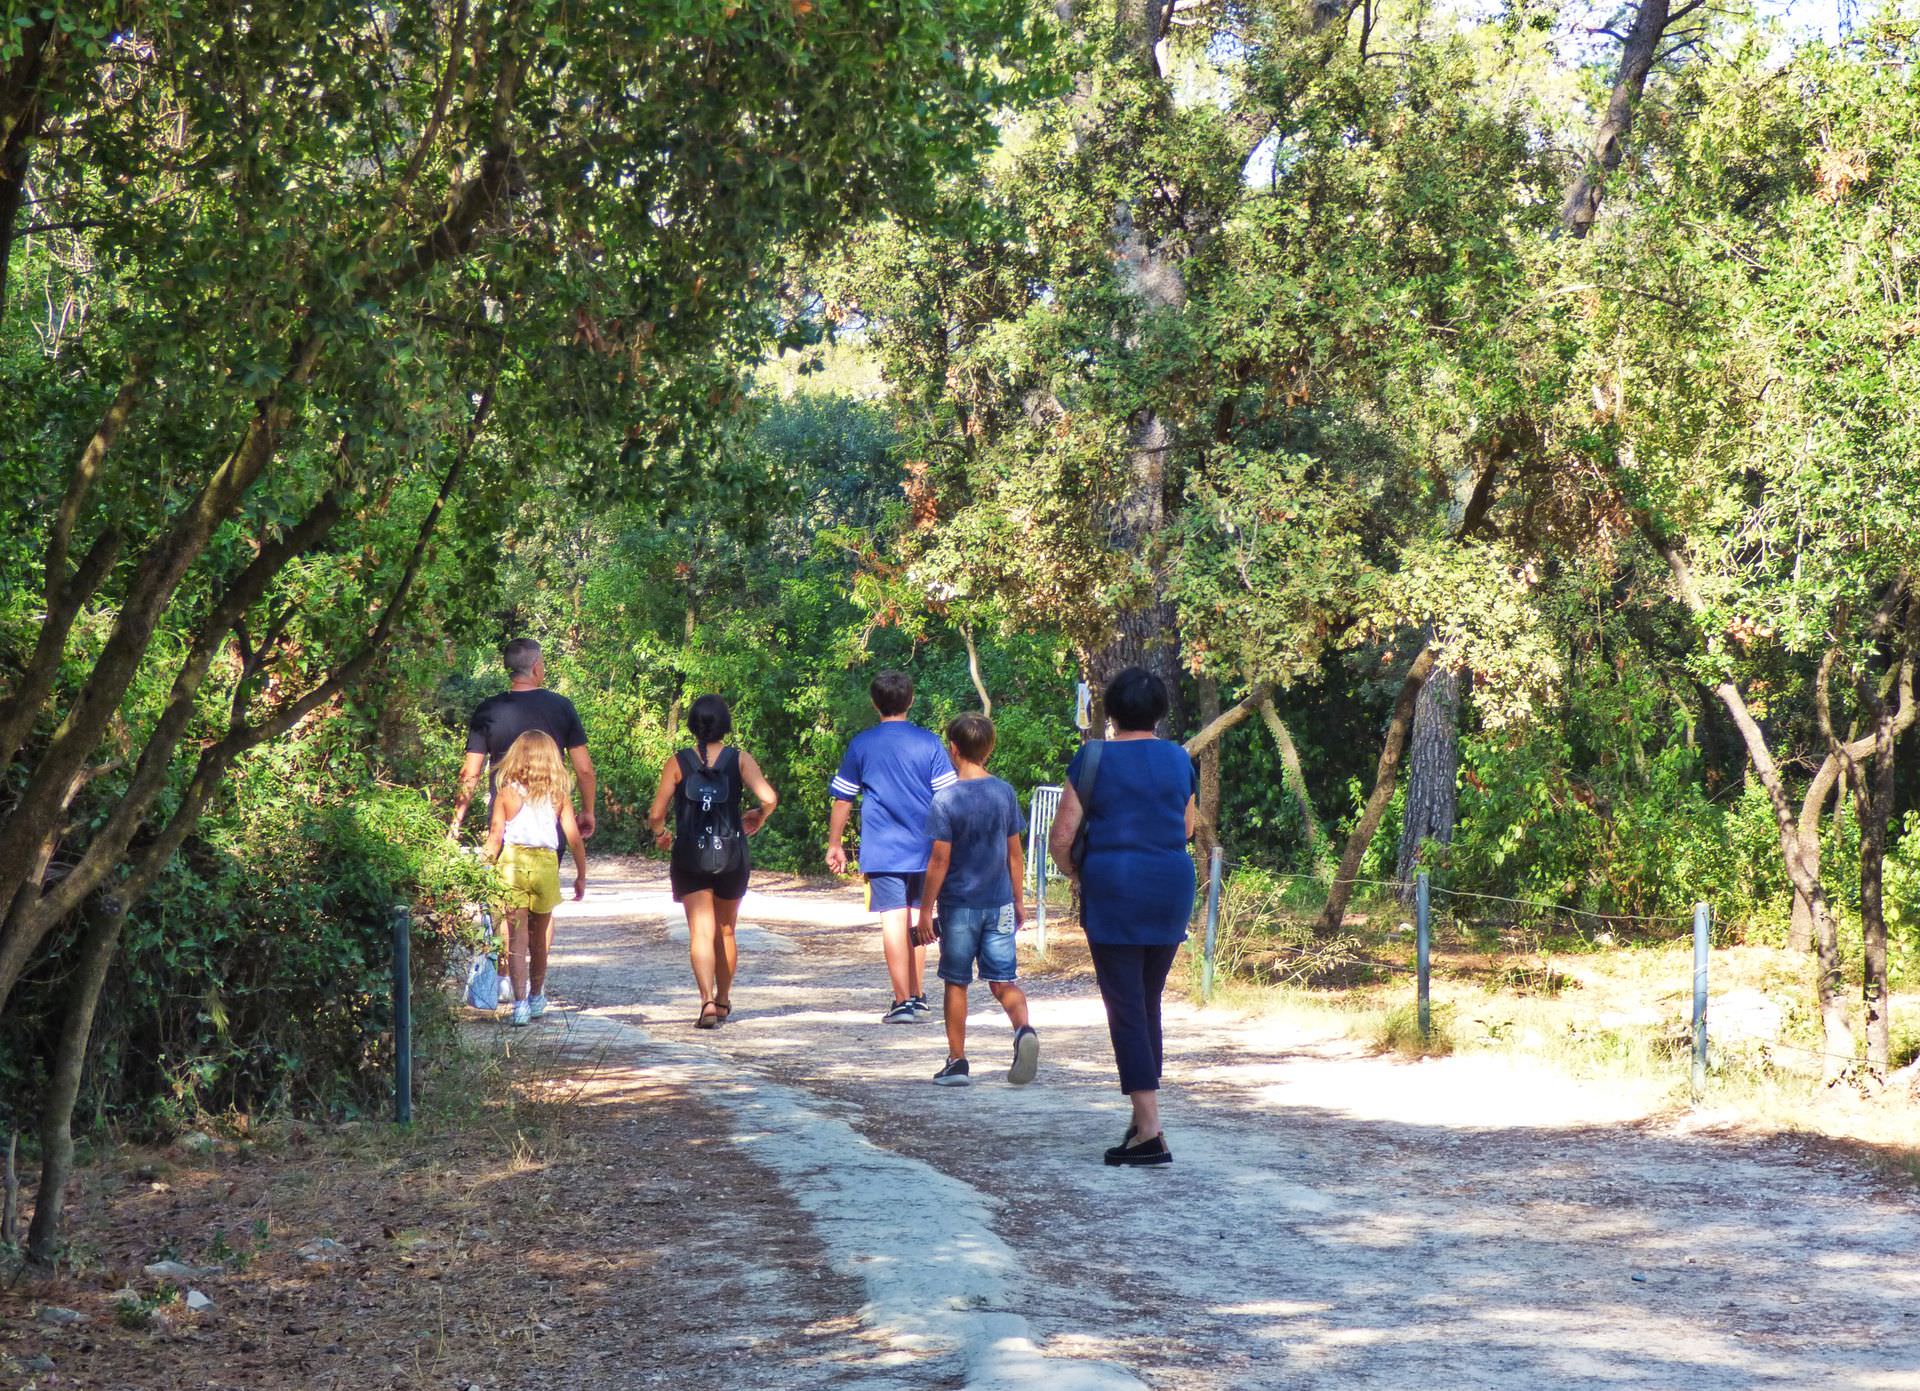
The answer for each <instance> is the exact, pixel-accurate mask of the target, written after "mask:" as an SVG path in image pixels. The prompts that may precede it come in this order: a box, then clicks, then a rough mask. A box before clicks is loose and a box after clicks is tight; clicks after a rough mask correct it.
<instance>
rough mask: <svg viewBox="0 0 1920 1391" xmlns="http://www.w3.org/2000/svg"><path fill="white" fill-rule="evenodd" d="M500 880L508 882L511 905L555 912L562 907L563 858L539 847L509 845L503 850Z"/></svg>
mask: <svg viewBox="0 0 1920 1391" xmlns="http://www.w3.org/2000/svg"><path fill="white" fill-rule="evenodd" d="M498 868H499V870H500V877H501V878H502V879H504V880H506V881H507V906H508V907H509V908H525V909H527V910H529V911H530V912H534V913H551V912H552V911H553V910H554V909H555V908H558V907H559V906H560V858H559V856H557V855H555V854H554V853H553V851H551V850H547V849H544V848H542V847H540V846H537V845H509V846H505V847H503V848H502V849H501V851H500V861H499V865H498Z"/></svg>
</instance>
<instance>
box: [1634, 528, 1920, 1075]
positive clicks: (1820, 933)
mask: <svg viewBox="0 0 1920 1391" xmlns="http://www.w3.org/2000/svg"><path fill="white" fill-rule="evenodd" d="M1641 528H1642V530H1643V531H1644V532H1645V533H1646V537H1647V540H1648V541H1649V542H1650V543H1651V544H1652V546H1653V548H1654V549H1655V550H1656V551H1657V552H1659V554H1660V555H1661V557H1662V558H1663V559H1664V560H1665V561H1666V562H1667V568H1668V569H1669V570H1670V571H1671V572H1672V574H1673V581H1674V588H1675V589H1676V590H1677V591H1678V593H1679V595H1680V600H1681V602H1682V603H1683V604H1685V605H1686V607H1687V611H1688V612H1689V613H1691V614H1693V615H1694V616H1695V617H1696V618H1699V617H1701V616H1702V615H1704V614H1705V613H1706V608H1707V606H1706V601H1705V600H1704V599H1702V598H1701V596H1700V591H1699V588H1698V586H1696V585H1695V584H1694V580H1693V571H1692V568H1691V567H1690V566H1689V565H1688V563H1687V558H1686V556H1685V555H1684V554H1683V553H1682V551H1681V548H1680V544H1679V543H1678V542H1676V541H1675V540H1673V539H1672V538H1671V537H1668V536H1667V535H1665V534H1664V533H1662V532H1661V531H1660V530H1659V529H1658V528H1657V527H1656V526H1655V525H1654V524H1653V523H1652V522H1651V521H1649V520H1647V519H1645V518H1643V519H1642V520H1641ZM1817 689H1818V690H1819V691H1820V692H1821V693H1822V694H1821V695H1820V700H1821V703H1822V704H1823V705H1824V703H1825V696H1824V691H1825V672H1824V670H1823V672H1822V680H1821V682H1820V684H1819V686H1818V688H1817ZM1713 692H1714V695H1715V696H1716V697H1718V699H1719V701H1720V703H1721V704H1722V705H1723V706H1725V707H1726V710H1727V713H1728V714H1729V715H1731V716H1732V717H1733V723H1734V727H1735V728H1736V729H1738V730H1739V731H1740V738H1741V740H1742V741H1743V742H1744V743H1745V744H1746V748H1747V758H1748V760H1749V762H1750V765H1751V767H1752V770H1753V774H1754V776H1756V777H1757V778H1759V779H1760V786H1761V787H1762V788H1764V789H1765V791H1766V794H1767V800H1768V802H1770V803H1771V804H1772V806H1773V820H1774V827H1775V830H1776V831H1777V832H1778V834H1779V837H1780V857H1781V859H1782V860H1783V861H1784V862H1785V863H1786V869H1787V878H1788V880H1789V881H1790V882H1791V883H1792V884H1793V887H1794V890H1795V891H1796V892H1797V893H1799V894H1800V895H1801V896H1803V897H1804V898H1805V899H1806V900H1807V905H1808V909H1809V911H1810V912H1811V914H1812V917H1813V937H1814V954H1815V957H1816V959H1817V961H1818V969H1819V980H1818V984H1817V985H1816V987H1815V993H1816V996H1817V998H1818V1001H1819V1006H1820V1021H1821V1029H1822V1033H1823V1035H1824V1038H1825V1047H1824V1049H1823V1050H1822V1051H1823V1053H1824V1054H1825V1059H1824V1061H1825V1068H1824V1072H1825V1074H1826V1076H1827V1078H1828V1079H1829V1080H1832V1079H1833V1078H1835V1077H1838V1076H1839V1075H1840V1073H1841V1071H1842V1070H1843V1069H1844V1066H1845V1064H1846V1061H1847V1060H1848V1059H1850V1058H1851V1057H1852V1056H1853V1026H1852V1024H1851V1022H1850V1021H1849V1020H1848V1017H1847V1002H1846V970H1845V963H1844V961H1843V960H1842V958H1841V955H1840V929H1839V924H1838V923H1837V922H1835V920H1834V916H1833V910H1832V907H1831V905H1829V904H1828V902H1827V891H1826V886H1825V885H1823V884H1822V883H1821V882H1820V875H1819V872H1818V871H1817V870H1814V869H1812V868H1810V867H1809V866H1808V864H1807V862H1806V860H1805V859H1804V858H1803V857H1802V856H1801V854H1800V827H1799V818H1798V817H1797V816H1796V815H1795V813H1794V810H1793V806H1792V804H1791V803H1790V802H1789V801H1788V800H1787V788H1786V782H1785V780H1784V779H1782V778H1781V776H1780V767H1779V765H1778V764H1776V763H1775V762H1774V761H1773V750H1772V749H1771V748H1769V747H1768V745H1767V736H1766V731H1764V730H1762V729H1761V728H1760V722H1759V721H1758V720H1756V719H1754V717H1753V712H1752V711H1751V710H1749V709H1748V708H1747V701H1746V697H1745V696H1744V695H1742V694H1741V691H1740V688H1739V687H1738V686H1736V685H1735V684H1734V683H1733V682H1731V681H1722V682H1721V683H1720V684H1719V685H1717V686H1715V687H1714V688H1713ZM1901 703H1902V705H1903V707H1904V706H1907V705H1908V704H1909V701H1908V699H1907V697H1906V695H1905V694H1903V697H1902V702H1901ZM1823 723H1825V721H1824V720H1823Z"/></svg>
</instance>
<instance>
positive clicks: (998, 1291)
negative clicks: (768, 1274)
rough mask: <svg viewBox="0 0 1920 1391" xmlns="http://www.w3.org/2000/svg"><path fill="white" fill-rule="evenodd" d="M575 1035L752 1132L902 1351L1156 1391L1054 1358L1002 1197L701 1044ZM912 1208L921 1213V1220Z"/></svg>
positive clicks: (981, 1374) (1117, 1374) (975, 1380)
mask: <svg viewBox="0 0 1920 1391" xmlns="http://www.w3.org/2000/svg"><path fill="white" fill-rule="evenodd" d="M567 1025H568V1030H567V1032H568V1035H569V1037H570V1039H571V1040H576V1041H578V1042H580V1043H583V1044H586V1045H588V1046H590V1047H592V1046H605V1047H607V1048H609V1049H611V1048H615V1047H632V1048H637V1049H641V1050H644V1056H645V1058H646V1059H647V1061H645V1062H643V1063H642V1064H641V1065H640V1071H642V1072H647V1073H654V1074H656V1075H660V1076H662V1077H665V1078H669V1079H671V1080H673V1081H675V1082H679V1083H683V1084H685V1085H688V1086H690V1087H693V1088H695V1089H696V1090H698V1092H699V1094H700V1095H701V1096H702V1097H703V1098H704V1099H705V1100H707V1101H709V1102H710V1103H712V1104H714V1105H717V1106H720V1107H724V1108H725V1109H726V1110H728V1111H729V1112H730V1113H732V1115H733V1116H734V1117H735V1119H736V1120H737V1121H738V1123H739V1130H738V1131H737V1133H736V1134H735V1136H734V1139H735V1142H736V1143H737V1144H740V1145H741V1146H743V1147H744V1148H745V1149H746V1151H747V1153H748V1154H749V1155H750V1156H751V1157H752V1158H753V1159H754V1160H755V1161H756V1162H757V1163H759V1164H761V1165H763V1166H764V1167H766V1168H767V1169H770V1170H771V1171H772V1172H773V1173H774V1174H776V1175H777V1176H778V1177H779V1179H780V1181H781V1183H782V1185H783V1186H785V1188H786V1189H787V1191H788V1193H790V1194H791V1195H792V1196H793V1199H794V1201H795V1202H797V1203H798V1204H799V1205H800V1207H801V1208H803V1209H804V1210H805V1211H806V1213H807V1215H808V1216H809V1217H810V1218H811V1219H812V1223H813V1227H814V1230H815V1232H816V1233H817V1234H818V1235H819V1237H820V1239H821V1240H822V1241H823V1242H824V1243H825V1244H826V1247H827V1250H828V1252H829V1253H830V1255H831V1257H832V1260H833V1263H834V1267H835V1269H836V1270H839V1271H842V1272H844V1273H848V1274H852V1275H856V1276H858V1277H859V1278H860V1279H861V1280H862V1281H863V1282H864V1283H865V1285H866V1289H867V1298H868V1303H867V1306H866V1308H865V1309H863V1310H862V1319H863V1321H864V1322H865V1323H867V1324H868V1325H869V1326H870V1327H871V1328H872V1329H873V1330H874V1331H875V1332H876V1333H877V1334H879V1335H880V1336H882V1337H883V1338H885V1339H886V1340H887V1342H888V1344H889V1345H890V1346H892V1347H894V1348H897V1349H900V1350H902V1351H904V1352H910V1353H925V1352H931V1351H937V1350H942V1349H952V1350H953V1351H955V1352H957V1353H958V1354H959V1355H960V1357H961V1359H962V1360H963V1362H964V1364H965V1366H966V1378H967V1379H966V1388H967V1391H1042V1389H1043V1388H1044V1391H1146V1387H1145V1383H1143V1382H1141V1381H1139V1380H1138V1379H1137V1378H1135V1377H1134V1376H1132V1375H1131V1374H1130V1373H1128V1372H1126V1371H1124V1370H1122V1369H1121V1368H1119V1367H1116V1366H1113V1365H1112V1364H1110V1363H1103V1362H1095V1361H1081V1360H1078V1359H1073V1360H1067V1359H1060V1358H1048V1357H1045V1356H1043V1355H1042V1354H1041V1353H1040V1351H1039V1349H1038V1348H1037V1347H1036V1346H1035V1343H1034V1340H1033V1333H1032V1329H1031V1328H1030V1327H1029V1325H1028V1323H1027V1320H1026V1318H1025V1317H1023V1316H1022V1315H1020V1314H1018V1313H1015V1312H1013V1310H1014V1308H1015V1307H1016V1306H1017V1305H1018V1304H1019V1303H1020V1302H1021V1299H1022V1295H1023V1291H1022V1289H1021V1283H1022V1281H1021V1273H1020V1267H1019V1263H1018V1260H1017V1258H1016V1257H1015V1255H1014V1253H1013V1251H1012V1249H1011V1248H1009V1247H1008V1246H1007V1245H1006V1243H1005V1242H1003V1241H1001V1239H1000V1238H999V1237H998V1236H997V1235H995V1234H994V1231H993V1226H992V1215H991V1212H990V1210H989V1209H990V1202H991V1200H990V1199H988V1198H986V1197H985V1196H983V1195H982V1194H981V1193H980V1192H979V1191H978V1190H976V1189H975V1188H973V1187H971V1186H970V1185H968V1184H966V1183H963V1182H961V1181H960V1180H958V1179H955V1178H952V1177H949V1176H948V1175H946V1174H943V1173H941V1172H940V1171H939V1170H938V1169H935V1168H933V1167H931V1166H930V1165H927V1164H923V1163H921V1162H920V1161H919V1160H916V1159H909V1158H907V1157H905V1156H904V1155H899V1154H894V1153H892V1152H891V1151H889V1150H885V1149H882V1148H880V1147H879V1146H877V1145H875V1144H873V1143H872V1142H871V1141H869V1140H867V1139H866V1138H865V1137H864V1136H862V1135H861V1134H860V1133H859V1132H858V1131H856V1130H855V1129H854V1128H853V1127H852V1126H851V1125H849V1124H847V1123H846V1122H845V1121H843V1120H840V1119H838V1118H837V1117H835V1116H833V1115H831V1114H829V1113H828V1112H827V1111H826V1110H825V1109H823V1107H822V1106H821V1105H820V1104H819V1103H818V1102H816V1101H814V1100H813V1099H812V1098H811V1097H808V1096H807V1095H806V1094H804V1093H802V1092H798V1091H796V1090H794V1089H793V1088H790V1087H785V1086H781V1085H779V1084H778V1083H774V1082H770V1081H767V1080H766V1079H764V1078H761V1077H758V1076H755V1075H754V1074H752V1073H750V1072H746V1071H743V1070H742V1069H740V1068H739V1067H738V1066H736V1065H734V1064H732V1063H729V1062H728V1061H726V1060H725V1059H723V1058H721V1057H719V1056H718V1055H716V1054H715V1053H713V1052H711V1051H709V1050H707V1049H705V1048H700V1047H697V1046H694V1045H691V1044H683V1043H668V1042H665V1041H662V1040H658V1039H655V1038H653V1037H651V1036H650V1035H648V1034H647V1032H646V1031H645V1030H644V1029H641V1028H640V1027H638V1026H637V1025H634V1024H629V1023H623V1022H621V1021H619V1020H617V1019H612V1018H608V1017H606V1015H605V1014H603V1013H601V1012H597V1011H594V1012H586V1013H578V1014H572V1015H571V1016H570V1017H569V1018H568V1020H567ZM909 1212H910V1213H911V1218H910V1219H909V1216H908V1214H909Z"/></svg>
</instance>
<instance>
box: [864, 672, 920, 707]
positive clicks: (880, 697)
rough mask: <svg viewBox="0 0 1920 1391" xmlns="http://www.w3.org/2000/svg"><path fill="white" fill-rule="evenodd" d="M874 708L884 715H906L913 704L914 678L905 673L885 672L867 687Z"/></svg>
mask: <svg viewBox="0 0 1920 1391" xmlns="http://www.w3.org/2000/svg"><path fill="white" fill-rule="evenodd" d="M867 694H868V695H870V696H872V697H873V708H874V709H876V710H878V711H879V712H880V713H881V714H883V715H904V714H906V713H907V707H908V706H910V705H912V704H913V678H912V677H911V676H909V675H907V674H906V673H905V672H904V671H883V672H881V673H880V674H879V675H878V676H876V677H874V678H873V684H871V685H870V686H868V687H867Z"/></svg>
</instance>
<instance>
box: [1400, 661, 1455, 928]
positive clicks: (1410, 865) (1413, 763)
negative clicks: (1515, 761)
mask: <svg viewBox="0 0 1920 1391" xmlns="http://www.w3.org/2000/svg"><path fill="white" fill-rule="evenodd" d="M1459 721H1460V675H1459V673H1458V672H1456V671H1454V670H1452V669H1451V668H1449V667H1436V668H1435V669H1434V672H1433V674H1432V675H1431V676H1429V677H1428V678H1427V682H1426V684H1425V685H1424V686H1422V687H1421V688H1420V699H1419V701H1418V702H1417V703H1416V704H1415V706H1414V712H1413V743H1412V746H1411V748H1410V749H1409V751H1408V754H1407V809H1406V816H1405V817H1404V819H1403V820H1402V822H1401V830H1400V854H1399V858H1398V859H1397V860H1396V861H1395V864H1394V872H1393V877H1394V878H1395V879H1397V880H1398V881H1399V882H1400V897H1401V898H1402V899H1403V900H1404V901H1407V902H1412V896H1413V884H1414V873H1415V871H1416V870H1418V869H1419V868H1420V867H1421V852H1422V850H1423V848H1424V847H1425V845H1426V843H1427V842H1428V841H1430V840H1431V841H1434V842H1437V843H1438V844H1441V845H1447V844H1450V843H1452V841H1453V825H1454V818H1455V815H1456V812H1457V809H1458V804H1459V803H1458V790H1459V789H1458V783H1459V778H1460V735H1459Z"/></svg>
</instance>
